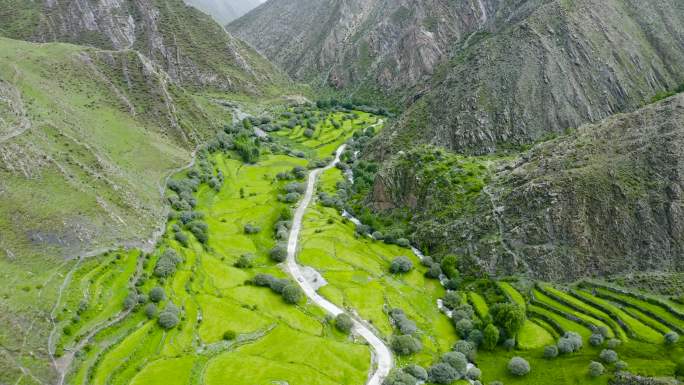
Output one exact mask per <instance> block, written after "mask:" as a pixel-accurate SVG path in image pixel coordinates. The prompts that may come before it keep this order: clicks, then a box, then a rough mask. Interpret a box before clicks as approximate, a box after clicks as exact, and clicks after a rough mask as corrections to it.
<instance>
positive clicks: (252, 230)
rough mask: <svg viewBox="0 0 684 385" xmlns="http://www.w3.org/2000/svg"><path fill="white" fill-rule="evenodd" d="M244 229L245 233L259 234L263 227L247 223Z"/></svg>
mask: <svg viewBox="0 0 684 385" xmlns="http://www.w3.org/2000/svg"><path fill="white" fill-rule="evenodd" d="M244 230H245V234H258V233H260V232H261V227H259V226H254V225H252V224H246V225H245V229H244Z"/></svg>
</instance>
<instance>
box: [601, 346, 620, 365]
mask: <svg viewBox="0 0 684 385" xmlns="http://www.w3.org/2000/svg"><path fill="white" fill-rule="evenodd" d="M599 358H601V361H603V362H605V363H607V364H612V363H615V362H617V360H618V354H617V352H615V350H611V349H603V350H602V351H601V353H600V354H599Z"/></svg>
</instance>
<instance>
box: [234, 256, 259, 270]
mask: <svg viewBox="0 0 684 385" xmlns="http://www.w3.org/2000/svg"><path fill="white" fill-rule="evenodd" d="M254 259H255V257H254V254H249V253H248V254H242V255H241V256H240V258H238V260H237V261H236V262H235V264H234V266H235V267H237V268H238V269H250V268H252V267H254Z"/></svg>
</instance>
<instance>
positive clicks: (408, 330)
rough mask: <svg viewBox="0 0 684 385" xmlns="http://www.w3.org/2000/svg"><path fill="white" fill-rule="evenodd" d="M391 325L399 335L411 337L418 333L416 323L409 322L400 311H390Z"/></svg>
mask: <svg viewBox="0 0 684 385" xmlns="http://www.w3.org/2000/svg"><path fill="white" fill-rule="evenodd" d="M389 315H390V318H391V320H392V324H394V327H395V328H397V330H398V331H399V333H401V334H407V335H411V334H414V333H415V332H417V331H418V327H417V326H416V323H415V322H413V321H411V320H410V319H409V318H408V317H407V316H406V313H404V311H403V310H401V309H392V310H390V312H389Z"/></svg>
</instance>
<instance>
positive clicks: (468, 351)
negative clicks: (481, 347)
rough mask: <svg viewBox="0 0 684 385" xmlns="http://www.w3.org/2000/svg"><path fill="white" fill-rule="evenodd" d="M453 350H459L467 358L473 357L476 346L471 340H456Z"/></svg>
mask: <svg viewBox="0 0 684 385" xmlns="http://www.w3.org/2000/svg"><path fill="white" fill-rule="evenodd" d="M453 350H454V351H455V352H459V353H461V354H463V355H464V356H466V357H467V358H468V359H471V360H472V359H473V358H474V355H475V352H476V351H477V348H476V347H475V345H474V344H473V343H471V342H468V341H466V340H458V341H456V343H455V344H454V349H453Z"/></svg>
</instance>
